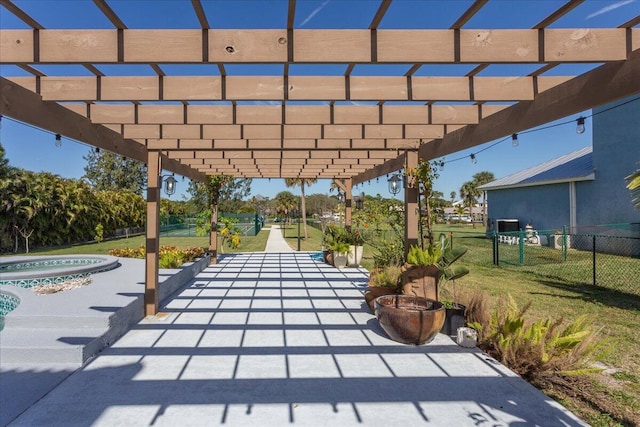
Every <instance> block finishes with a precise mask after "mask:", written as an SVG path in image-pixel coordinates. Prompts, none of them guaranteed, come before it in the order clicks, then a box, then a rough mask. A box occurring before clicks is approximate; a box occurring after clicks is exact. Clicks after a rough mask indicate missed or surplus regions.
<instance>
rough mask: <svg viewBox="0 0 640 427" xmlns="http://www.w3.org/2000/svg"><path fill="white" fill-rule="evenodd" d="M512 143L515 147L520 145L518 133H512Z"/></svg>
mask: <svg viewBox="0 0 640 427" xmlns="http://www.w3.org/2000/svg"><path fill="white" fill-rule="evenodd" d="M511 145H513V146H514V147H517V146H518V145H520V143H519V142H518V134H517V133H514V134H513V135H511Z"/></svg>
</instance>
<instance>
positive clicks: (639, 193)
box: [625, 169, 640, 209]
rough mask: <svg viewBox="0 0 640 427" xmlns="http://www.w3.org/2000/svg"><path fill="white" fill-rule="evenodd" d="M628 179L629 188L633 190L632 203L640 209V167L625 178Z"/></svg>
mask: <svg viewBox="0 0 640 427" xmlns="http://www.w3.org/2000/svg"><path fill="white" fill-rule="evenodd" d="M625 180H626V181H627V183H628V184H627V188H628V189H629V190H631V203H633V205H634V206H635V207H636V209H640V169H638V170H636V171H635V172H634V173H632V174H631V175H629V176H628V177H626V178H625Z"/></svg>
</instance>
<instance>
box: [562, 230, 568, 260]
mask: <svg viewBox="0 0 640 427" xmlns="http://www.w3.org/2000/svg"><path fill="white" fill-rule="evenodd" d="M566 261H567V226H566V225H563V226H562V262H566Z"/></svg>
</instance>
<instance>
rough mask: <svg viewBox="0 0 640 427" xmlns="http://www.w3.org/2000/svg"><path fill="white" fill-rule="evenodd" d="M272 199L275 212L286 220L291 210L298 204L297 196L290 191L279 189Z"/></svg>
mask: <svg viewBox="0 0 640 427" xmlns="http://www.w3.org/2000/svg"><path fill="white" fill-rule="evenodd" d="M274 200H275V209H276V212H277V213H278V214H279V215H282V216H283V217H284V218H285V219H286V220H287V221H288V220H289V215H290V214H291V211H292V210H293V209H295V208H296V207H297V206H298V198H297V197H296V196H294V195H293V193H291V192H290V191H281V192H279V193H278V194H276V197H275V198H274Z"/></svg>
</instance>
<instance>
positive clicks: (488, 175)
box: [472, 171, 496, 228]
mask: <svg viewBox="0 0 640 427" xmlns="http://www.w3.org/2000/svg"><path fill="white" fill-rule="evenodd" d="M494 179H496V178H495V176H493V173H492V172H487V171H482V172H478V173H476V174H475V175H473V181H472V182H473V184H474V185H475V186H476V188H477V187H480V186H481V185H484V184H487V183H489V182H491V181H493V180H494ZM482 225H483V226H484V227H485V228H486V227H487V192H486V191H483V192H482Z"/></svg>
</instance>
